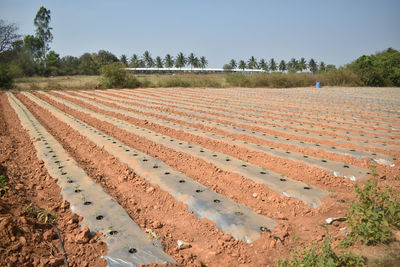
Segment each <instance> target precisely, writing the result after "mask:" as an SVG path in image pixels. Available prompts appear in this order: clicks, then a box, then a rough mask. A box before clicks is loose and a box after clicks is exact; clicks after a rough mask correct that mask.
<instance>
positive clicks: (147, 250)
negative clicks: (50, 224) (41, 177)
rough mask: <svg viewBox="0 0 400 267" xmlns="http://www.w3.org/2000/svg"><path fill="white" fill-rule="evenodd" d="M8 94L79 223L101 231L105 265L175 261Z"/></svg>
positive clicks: (38, 153)
mask: <svg viewBox="0 0 400 267" xmlns="http://www.w3.org/2000/svg"><path fill="white" fill-rule="evenodd" d="M7 95H8V97H9V102H10V104H11V106H12V107H13V108H14V110H15V111H16V113H17V115H18V117H19V119H20V121H21V124H22V126H23V127H24V128H25V129H26V130H27V131H28V133H29V135H30V136H31V138H32V139H33V143H34V146H35V149H36V150H37V155H38V158H39V159H41V160H43V161H44V164H45V166H46V169H47V171H48V172H49V174H50V175H51V176H52V177H53V178H55V179H57V184H58V185H59V186H60V187H61V189H62V190H61V194H62V196H63V199H64V200H67V201H68V202H69V203H70V207H71V210H72V212H74V213H77V214H78V215H80V216H82V217H83V220H82V222H81V226H82V227H86V226H87V227H88V228H89V229H90V230H91V232H97V231H100V232H102V233H103V234H104V236H103V237H102V240H103V241H104V242H105V243H106V244H107V247H108V249H109V250H108V253H107V255H106V256H105V259H106V260H107V263H108V265H109V266H138V265H141V264H151V263H159V264H165V263H175V260H174V259H173V258H172V257H170V256H169V255H167V254H165V253H164V252H163V250H162V249H161V248H157V247H155V246H154V245H153V243H152V240H151V239H150V238H148V236H147V235H146V234H145V233H144V232H143V231H142V230H141V228H140V227H139V226H138V225H137V224H136V223H135V222H134V221H132V219H131V218H130V217H129V215H128V214H127V213H126V211H125V210H124V209H123V208H122V207H121V206H120V205H119V204H118V203H117V202H116V201H115V200H114V199H113V198H111V197H110V196H109V195H108V194H107V193H106V192H105V191H104V190H103V189H102V187H101V186H100V185H98V184H95V183H94V182H93V181H92V179H91V178H90V177H89V176H88V175H87V174H86V173H85V171H84V170H82V169H81V168H79V167H78V166H77V163H76V162H75V160H74V159H73V158H71V157H70V156H69V155H68V154H67V152H66V151H65V150H64V149H63V147H62V146H61V144H60V143H58V142H57V141H56V140H55V138H54V137H53V136H52V135H51V134H50V133H48V132H47V131H46V129H45V128H44V127H43V126H41V124H40V123H39V122H38V121H37V120H36V119H35V117H34V116H33V115H32V114H31V113H30V112H29V110H28V109H26V107H24V105H23V104H22V103H21V102H20V101H19V100H18V99H16V98H15V97H14V96H13V95H12V94H9V93H8V94H7ZM60 167H62V168H60ZM78 185H79V187H78ZM77 190H79V192H76V191H77ZM98 216H102V219H101V220H98V219H97V218H99V217H98ZM113 231H117V232H118V233H115V232H113ZM133 248H134V249H135V250H134V251H135V253H130V252H129V250H131V249H133ZM131 251H133V250H131Z"/></svg>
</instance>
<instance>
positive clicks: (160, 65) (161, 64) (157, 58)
mask: <svg viewBox="0 0 400 267" xmlns="http://www.w3.org/2000/svg"><path fill="white" fill-rule="evenodd" d="M156 67H157V68H159V69H161V68H163V61H162V59H161V57H159V56H157V57H156Z"/></svg>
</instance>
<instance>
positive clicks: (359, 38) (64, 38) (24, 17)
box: [0, 0, 400, 67]
mask: <svg viewBox="0 0 400 267" xmlns="http://www.w3.org/2000/svg"><path fill="white" fill-rule="evenodd" d="M42 5H43V6H44V7H46V8H47V9H50V10H51V18H52V21H51V26H52V27H53V35H54V40H53V42H52V44H51V48H52V49H53V50H55V51H56V52H57V53H59V54H60V55H61V56H65V55H73V56H80V55H81V54H83V53H84V52H97V51H98V50H100V49H104V50H108V51H110V52H112V53H114V54H115V55H117V56H118V57H119V56H120V55H121V54H126V55H127V56H128V58H130V57H131V56H132V54H134V53H136V54H139V55H142V54H143V52H144V51H145V50H149V51H150V52H151V54H152V56H153V57H155V56H158V55H160V56H162V57H164V56H165V54H167V53H170V54H172V55H176V54H177V53H178V52H180V51H182V52H183V53H184V54H186V55H187V54H189V53H190V52H194V53H195V54H196V55H197V56H203V55H204V56H206V57H207V59H208V61H209V67H222V65H223V64H224V63H227V62H228V61H229V60H230V59H231V58H235V59H237V60H238V59H246V60H247V59H248V58H249V57H250V56H255V57H256V58H257V59H258V60H259V59H261V58H265V59H267V60H269V59H270V58H271V57H273V58H275V59H276V60H280V59H285V60H288V59H290V58H292V57H294V58H300V57H305V58H306V59H309V58H314V59H316V60H317V61H321V60H322V61H324V62H325V63H327V64H329V63H332V64H335V65H343V64H346V63H349V62H351V61H352V60H354V59H355V58H357V57H359V56H361V55H363V54H373V53H375V52H377V51H381V50H384V49H386V48H388V47H393V48H395V49H397V50H400V1H399V0H375V1H372V0H330V1H329V0H325V1H323V0H280V1H278V0H276V1H273V0H271V1H268V0H264V1H261V0H260V1H255V0H253V1H251V0H249V1H236V0H230V1H225V0H214V1H211V0H201V1H191V0H180V1H179V0H159V1H155V0H147V1H134V0H131V1H129V0H108V1H105V0H80V1H77V0H68V1H66V0H45V1H39V0H25V1H24V0H0V19H3V20H6V21H7V22H9V23H16V24H17V25H18V26H19V31H20V33H21V34H33V33H34V26H33V19H34V17H35V15H36V12H37V11H38V9H39V8H40V6H42Z"/></svg>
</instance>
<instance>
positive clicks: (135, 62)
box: [129, 54, 139, 68]
mask: <svg viewBox="0 0 400 267" xmlns="http://www.w3.org/2000/svg"><path fill="white" fill-rule="evenodd" d="M129 67H131V68H139V57H138V55H136V54H133V55H132V57H131V61H130V63H129Z"/></svg>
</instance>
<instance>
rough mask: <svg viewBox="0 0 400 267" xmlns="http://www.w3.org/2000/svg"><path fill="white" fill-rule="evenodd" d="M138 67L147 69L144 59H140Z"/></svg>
mask: <svg viewBox="0 0 400 267" xmlns="http://www.w3.org/2000/svg"><path fill="white" fill-rule="evenodd" d="M138 66H139V68H145V67H146V63H145V62H144V60H143V59H140V58H139V59H138Z"/></svg>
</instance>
